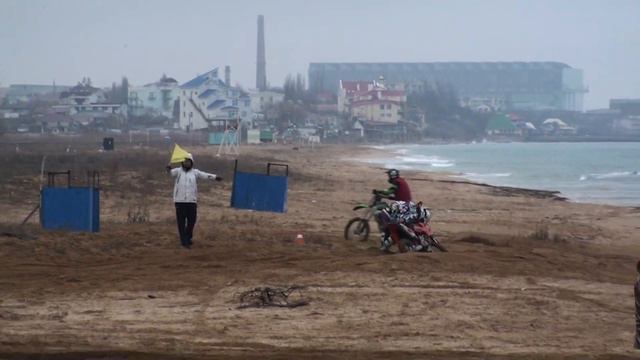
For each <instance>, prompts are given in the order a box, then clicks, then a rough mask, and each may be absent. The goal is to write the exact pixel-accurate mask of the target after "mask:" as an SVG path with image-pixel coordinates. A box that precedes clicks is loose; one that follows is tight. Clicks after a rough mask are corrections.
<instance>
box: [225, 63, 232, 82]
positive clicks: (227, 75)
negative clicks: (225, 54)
mask: <svg viewBox="0 0 640 360" xmlns="http://www.w3.org/2000/svg"><path fill="white" fill-rule="evenodd" d="M224 83H225V84H227V86H231V66H229V65H227V66H225V67H224Z"/></svg>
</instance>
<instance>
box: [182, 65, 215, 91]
mask: <svg viewBox="0 0 640 360" xmlns="http://www.w3.org/2000/svg"><path fill="white" fill-rule="evenodd" d="M210 77H214V78H217V77H218V68H214V69H213V70H211V71H209V72H206V73H204V74H202V75H199V76H196V77H195V78H193V79H191V80H189V81H187V82H186V83H184V84H182V86H180V87H181V88H183V89H188V88H194V87H198V86H200V85H202V84H204V82H205V81H207V80H208V79H209V78H210Z"/></svg>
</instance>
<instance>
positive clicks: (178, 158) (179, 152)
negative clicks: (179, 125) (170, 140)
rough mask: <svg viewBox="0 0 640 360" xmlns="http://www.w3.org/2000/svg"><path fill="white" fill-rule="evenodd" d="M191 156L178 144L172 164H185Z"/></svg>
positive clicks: (174, 149)
mask: <svg viewBox="0 0 640 360" xmlns="http://www.w3.org/2000/svg"><path fill="white" fill-rule="evenodd" d="M189 155H190V154H189V153H188V152H187V151H186V150H185V149H183V148H181V147H180V145H178V144H176V146H175V147H174V148H173V154H171V164H175V163H179V162H183V161H184V159H186V158H187V157H189Z"/></svg>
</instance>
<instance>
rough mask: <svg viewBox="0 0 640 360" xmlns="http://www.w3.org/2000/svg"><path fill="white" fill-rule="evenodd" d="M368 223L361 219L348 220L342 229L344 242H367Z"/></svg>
mask: <svg viewBox="0 0 640 360" xmlns="http://www.w3.org/2000/svg"><path fill="white" fill-rule="evenodd" d="M369 231H370V229H369V221H368V220H367V219H363V218H359V217H357V218H353V219H351V220H349V222H348V223H347V226H346V227H345V228H344V238H345V240H359V241H363V242H364V241H367V239H368V238H369Z"/></svg>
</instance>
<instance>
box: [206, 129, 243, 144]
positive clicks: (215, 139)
mask: <svg viewBox="0 0 640 360" xmlns="http://www.w3.org/2000/svg"><path fill="white" fill-rule="evenodd" d="M226 136H227V137H228V139H227V143H228V144H236V142H237V141H236V139H237V137H236V134H235V133H227V135H226ZM224 137H225V134H224V132H212V133H209V145H220V144H222V140H223V139H224Z"/></svg>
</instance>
